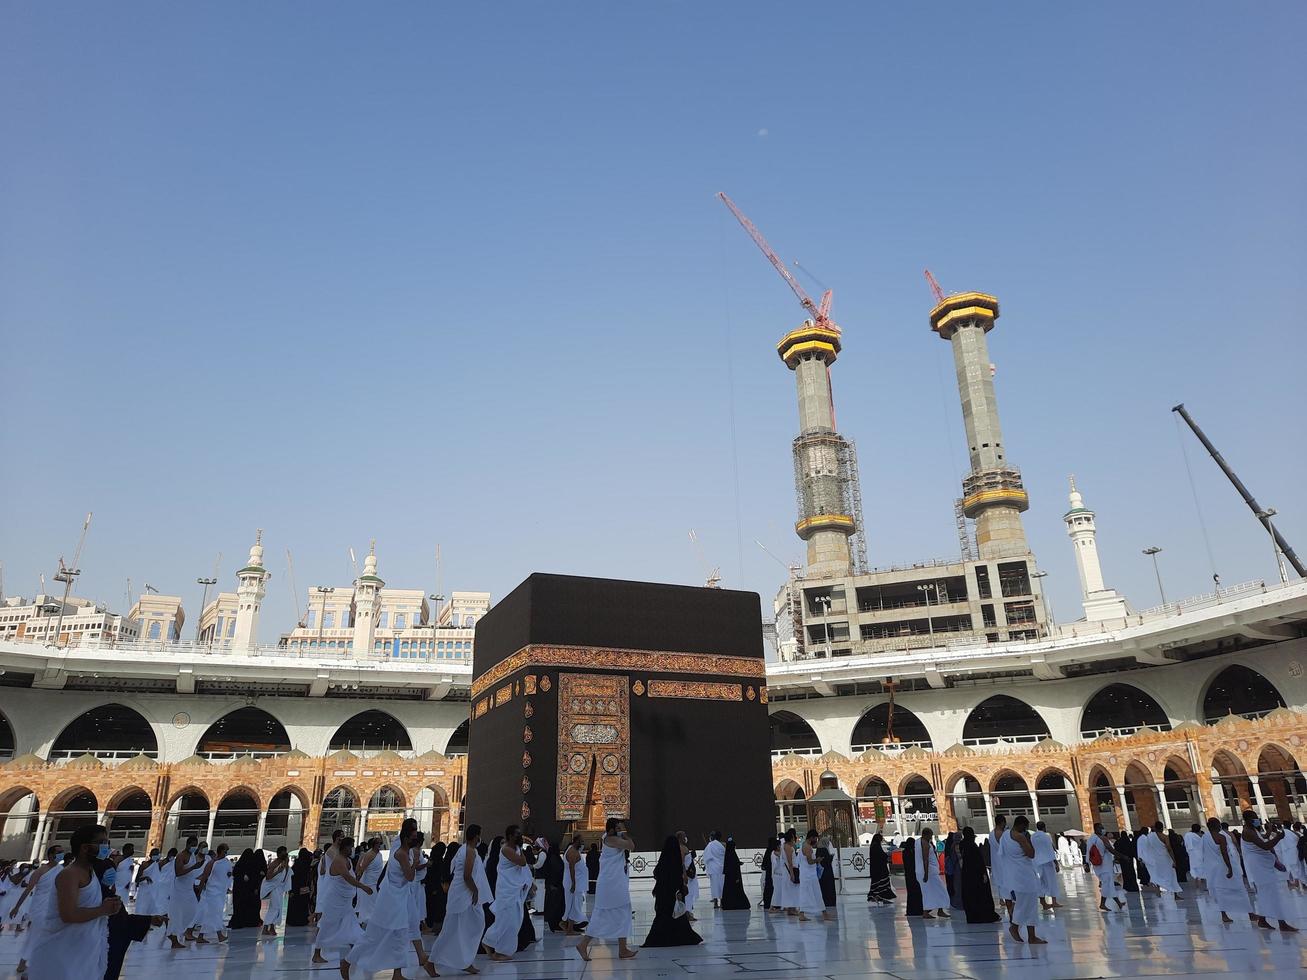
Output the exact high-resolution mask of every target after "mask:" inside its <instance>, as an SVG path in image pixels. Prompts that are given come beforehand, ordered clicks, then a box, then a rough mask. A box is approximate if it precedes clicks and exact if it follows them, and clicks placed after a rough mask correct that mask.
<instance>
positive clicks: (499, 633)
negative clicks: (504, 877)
mask: <svg viewBox="0 0 1307 980" xmlns="http://www.w3.org/2000/svg"><path fill="white" fill-rule="evenodd" d="M769 745H770V735H769V729H768V724H767V688H766V673H765V671H764V661H763V646H762V617H761V614H760V604H759V600H758V595H757V593H755V592H735V591H730V590H726V589H708V588H693V587H687V586H680V585H657V584H652V583H646V582H626V581H617V580H612V579H598V578H582V577H577V576H572V575H548V574H542V573H536V574H533V575H531V576H530V577H528V578H527V579H526V580H525V581H524V582H522V584H521V585H519V586H518V587H517V588H516V589H514V590H513V591H512V592H511V593H509V595H507V596H506V597H505V598H504V599H503V600H501V601H500V602H499V603H497V604H496V605H495V606H494V608H492V609H491V610H490V612H489V613H487V614H486V615H485V616H483V617H482V619H481V620H480V622H478V623H477V625H476V644H475V654H474V658H473V681H472V722H471V732H470V736H469V746H468V747H469V755H468V794H467V800H466V807H465V811H464V812H465V813H466V821H467V822H469V823H478V824H481V825H482V827H484V828H485V832H486V834H487V835H490V834H498V833H502V832H503V828H504V827H505V826H507V825H508V824H510V823H518V824H521V825H522V826H523V827H524V828H526V829H527V830H528V832H529V833H530V834H531V835H533V836H540V835H543V836H545V837H548V838H550V839H551V840H556V839H558V837H559V836H561V835H562V834H564V833H566V832H568V831H569V830H573V829H577V830H581V831H594V830H600V829H602V828H603V826H604V822H605V820H606V819H607V818H608V817H620V818H622V819H623V820H625V821H626V823H627V827H628V829H629V831H630V833H631V836H632V838H633V839H634V840H635V841H636V843H637V846H639V847H640V849H642V850H645V849H648V850H656V849H658V848H659V847H660V846H661V844H662V841H663V838H664V837H666V835H668V834H670V833H673V832H675V831H677V830H684V831H686V833H687V834H689V836H690V839H691V841H692V843H694V844H696V845H699V846H701V844H702V841H703V838H704V835H706V834H707V833H708V832H709V831H711V830H721V831H722V832H723V833H724V834H731V835H733V836H734V837H735V839H736V842H737V843H738V844H739V845H740V846H741V847H762V846H764V844H765V843H766V841H767V838H768V837H769V836H770V835H772V834H773V833H774V832H775V831H774V828H775V804H774V800H773V793H772V786H771V753H770V751H769Z"/></svg>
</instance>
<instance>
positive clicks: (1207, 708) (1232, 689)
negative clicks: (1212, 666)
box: [1203, 664, 1285, 725]
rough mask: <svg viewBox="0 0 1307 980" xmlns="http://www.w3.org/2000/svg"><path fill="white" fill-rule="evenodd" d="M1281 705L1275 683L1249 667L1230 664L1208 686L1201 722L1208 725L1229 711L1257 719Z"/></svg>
mask: <svg viewBox="0 0 1307 980" xmlns="http://www.w3.org/2000/svg"><path fill="white" fill-rule="evenodd" d="M1284 706H1285V705H1284V698H1282V697H1280V692H1279V691H1277V690H1276V689H1275V685H1274V684H1272V683H1271V682H1270V681H1268V680H1267V679H1266V678H1265V677H1263V676H1262V675H1261V674H1259V673H1257V671H1255V670H1253V669H1252V668H1251V667H1245V666H1243V665H1242V664H1231V665H1230V666H1229V667H1226V668H1225V670H1223V671H1221V672H1220V673H1219V674H1217V675H1216V676H1215V677H1214V678H1212V683H1211V684H1209V685H1207V694H1206V695H1205V696H1204V697H1203V721H1205V722H1206V723H1207V724H1209V725H1210V724H1212V722H1216V721H1220V720H1221V719H1222V718H1224V717H1225V716H1226V715H1230V714H1234V715H1240V716H1242V717H1244V718H1260V717H1261V716H1262V715H1264V714H1267V713H1269V712H1271V711H1274V710H1275V709H1276V708H1283V707H1284Z"/></svg>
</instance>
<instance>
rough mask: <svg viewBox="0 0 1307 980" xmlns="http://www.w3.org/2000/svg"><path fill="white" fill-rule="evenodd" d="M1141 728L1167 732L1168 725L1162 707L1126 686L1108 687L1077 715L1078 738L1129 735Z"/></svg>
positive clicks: (1113, 685)
mask: <svg viewBox="0 0 1307 980" xmlns="http://www.w3.org/2000/svg"><path fill="white" fill-rule="evenodd" d="M1145 728H1151V729H1153V730H1154V731H1159V732H1169V731H1170V730H1171V722H1170V721H1169V720H1168V719H1167V717H1166V712H1165V711H1163V710H1162V706H1161V705H1160V704H1158V703H1157V702H1156V701H1154V700H1153V699H1152V698H1151V697H1149V696H1148V695H1147V694H1145V693H1144V692H1143V691H1141V690H1139V688H1137V687H1132V686H1131V685H1129V684H1109V685H1107V687H1105V688H1103V689H1102V690H1101V691H1099V692H1098V693H1097V694H1095V695H1094V696H1093V697H1092V698H1090V699H1089V703H1088V704H1086V705H1085V710H1084V711H1083V712H1082V713H1081V715H1080V735H1081V737H1082V738H1098V737H1099V736H1100V735H1105V734H1107V733H1108V732H1114V733H1116V734H1120V735H1132V734H1134V733H1135V732H1137V731H1141V730H1143V729H1145Z"/></svg>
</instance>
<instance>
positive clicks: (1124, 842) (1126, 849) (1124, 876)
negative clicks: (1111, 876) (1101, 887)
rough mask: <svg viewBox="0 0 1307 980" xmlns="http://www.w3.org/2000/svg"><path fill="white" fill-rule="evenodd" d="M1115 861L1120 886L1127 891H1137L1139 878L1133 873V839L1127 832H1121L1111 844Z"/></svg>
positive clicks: (1134, 854) (1134, 855)
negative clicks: (1118, 872)
mask: <svg viewBox="0 0 1307 980" xmlns="http://www.w3.org/2000/svg"><path fill="white" fill-rule="evenodd" d="M1112 850H1113V851H1115V852H1116V861H1117V864H1118V865H1119V866H1120V868H1121V887H1122V889H1124V890H1125V891H1128V892H1137V891H1139V878H1138V876H1137V875H1136V873H1135V857H1136V856H1137V855H1136V853H1135V841H1134V838H1133V837H1131V836H1130V835H1129V834H1128V833H1124V832H1123V833H1121V834H1119V835H1118V836H1117V838H1116V843H1114V844H1113V845H1112Z"/></svg>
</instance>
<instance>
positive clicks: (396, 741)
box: [327, 708, 413, 754]
mask: <svg viewBox="0 0 1307 980" xmlns="http://www.w3.org/2000/svg"><path fill="white" fill-rule="evenodd" d="M341 749H346V750H348V751H350V752H354V753H355V754H361V753H366V752H368V751H384V750H390V751H392V752H412V751H413V740H412V739H411V738H410V737H409V733H408V728H407V727H406V726H405V725H404V723H403V722H402V721H400V720H399V719H398V718H396V717H395V716H394V715H392V714H391V713H390V712H389V711H382V710H380V709H379V708H370V709H368V710H367V711H360V712H358V713H357V714H355V715H353V716H352V717H350V718H349V719H347V720H346V721H345V722H344V723H343V724H341V725H340V726H339V727H338V728H337V729H336V732H335V734H334V735H332V736H331V741H330V742H329V743H328V745H327V751H328V752H338V751H340V750H341Z"/></svg>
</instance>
